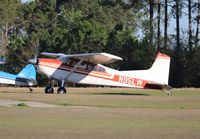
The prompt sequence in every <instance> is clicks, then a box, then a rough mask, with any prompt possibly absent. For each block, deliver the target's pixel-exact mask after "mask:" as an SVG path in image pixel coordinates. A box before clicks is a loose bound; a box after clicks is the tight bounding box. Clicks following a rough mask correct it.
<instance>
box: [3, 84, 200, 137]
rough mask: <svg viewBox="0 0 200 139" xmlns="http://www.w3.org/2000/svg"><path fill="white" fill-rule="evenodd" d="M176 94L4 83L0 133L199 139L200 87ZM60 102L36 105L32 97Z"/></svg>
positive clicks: (50, 101) (45, 135) (13, 134)
mask: <svg viewBox="0 0 200 139" xmlns="http://www.w3.org/2000/svg"><path fill="white" fill-rule="evenodd" d="M172 93H173V95H172V96H167V95H166V94H165V93H163V92H160V91H155V90H133V89H127V88H69V89H68V94H67V95H61V94H51V95H47V94H44V93H43V88H42V89H41V88H36V89H34V92H33V93H29V90H28V89H26V88H0V100H13V101H16V100H18V101H21V102H22V103H21V104H23V105H13V106H12V107H4V106H0V138H2V139H5V138H10V139H12V138H20V139H26V138H33V139H36V138H41V139H47V138H48V139H55V138H68V139H77V138H80V139H102V138H104V139H122V138H123V139H132V138H136V139H189V138H191V139H199V138H200V89H175V90H172ZM29 101H34V102H42V103H48V104H55V105H56V106H59V107H55V108H42V107H40V108H34V107H30V106H27V105H26V102H29Z"/></svg>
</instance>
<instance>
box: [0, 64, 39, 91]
mask: <svg viewBox="0 0 200 139" xmlns="http://www.w3.org/2000/svg"><path fill="white" fill-rule="evenodd" d="M4 63H5V61H2V60H0V64H4ZM0 84H11V85H18V86H27V87H29V89H30V91H32V89H31V88H30V86H34V85H37V81H36V70H35V67H34V65H33V64H28V65H27V66H26V67H24V68H23V69H22V70H21V71H20V72H19V73H18V74H16V75H15V74H11V73H7V72H3V71H0Z"/></svg>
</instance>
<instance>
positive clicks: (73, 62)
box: [70, 59, 78, 67]
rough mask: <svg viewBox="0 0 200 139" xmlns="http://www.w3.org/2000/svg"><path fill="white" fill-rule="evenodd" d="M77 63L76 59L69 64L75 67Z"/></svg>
mask: <svg viewBox="0 0 200 139" xmlns="http://www.w3.org/2000/svg"><path fill="white" fill-rule="evenodd" d="M77 63H78V60H76V59H72V61H71V63H70V66H72V67H73V66H75V65H76V64H77Z"/></svg>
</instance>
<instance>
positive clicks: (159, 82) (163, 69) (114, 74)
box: [29, 52, 171, 95]
mask: <svg viewBox="0 0 200 139" xmlns="http://www.w3.org/2000/svg"><path fill="white" fill-rule="evenodd" d="M41 54H42V55H45V56H48V57H52V58H35V59H30V60H29V62H30V63H33V64H35V66H36V69H37V72H38V73H40V74H43V75H46V76H47V77H48V78H50V79H54V80H56V81H57V82H58V83H59V84H60V87H59V88H58V90H57V93H66V89H65V83H66V82H71V83H79V84H91V85H103V86H115V87H131V88H140V89H144V88H151V89H159V90H165V91H166V92H167V93H168V95H170V92H169V90H170V89H171V87H170V86H169V85H168V78H169V69H170V57H169V56H167V55H166V54H163V53H158V54H157V57H156V59H155V61H154V63H153V65H152V67H151V68H150V69H147V70H129V71H118V70H115V69H112V68H109V67H106V66H103V65H102V64H109V63H112V62H114V61H117V60H122V58H121V57H118V56H115V55H111V54H108V53H86V54H72V55H70V54H69V55H68V54H62V53H48V52H43V53H41ZM53 92H54V89H53V86H52V85H49V86H47V87H46V88H45V93H53Z"/></svg>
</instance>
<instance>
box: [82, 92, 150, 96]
mask: <svg viewBox="0 0 200 139" xmlns="http://www.w3.org/2000/svg"><path fill="white" fill-rule="evenodd" d="M84 94H89V95H108V96H112V95H113V96H114V95H116V96H150V95H149V94H143V93H123V92H121V93H84Z"/></svg>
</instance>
